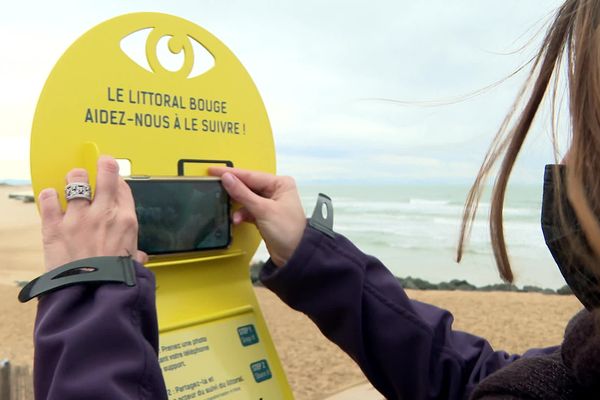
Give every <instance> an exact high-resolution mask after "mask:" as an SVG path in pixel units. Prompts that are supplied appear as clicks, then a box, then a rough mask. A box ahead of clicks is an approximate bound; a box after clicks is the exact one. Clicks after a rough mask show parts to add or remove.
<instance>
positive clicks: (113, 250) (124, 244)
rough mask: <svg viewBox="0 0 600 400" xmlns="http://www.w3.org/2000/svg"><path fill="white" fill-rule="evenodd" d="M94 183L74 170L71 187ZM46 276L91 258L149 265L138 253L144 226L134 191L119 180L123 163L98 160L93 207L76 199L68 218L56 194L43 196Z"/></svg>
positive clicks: (70, 204)
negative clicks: (114, 258) (119, 258)
mask: <svg viewBox="0 0 600 400" xmlns="http://www.w3.org/2000/svg"><path fill="white" fill-rule="evenodd" d="M73 182H81V183H87V182H88V174H87V172H86V170H84V169H80V168H77V169H73V170H71V171H70V172H69V173H68V174H67V183H73ZM38 199H39V205H40V214H41V217H42V240H43V244H44V260H45V265H46V270H47V271H50V270H51V269H53V268H56V267H59V266H61V265H64V264H66V263H69V262H72V261H75V260H79V259H82V258H88V257H98V256H127V255H131V256H132V257H133V258H134V259H136V260H137V261H139V262H141V263H144V262H146V261H147V256H146V254H145V253H143V252H140V251H138V248H137V237H138V223H137V218H136V215H135V206H134V202H133V197H132V195H131V190H130V189H129V185H127V183H125V181H124V180H123V179H122V178H121V177H120V176H119V166H118V164H117V162H116V161H115V160H114V159H113V158H112V157H108V156H102V157H100V158H99V160H98V173H97V179H96V192H95V193H94V197H93V201H91V202H90V201H88V200H86V199H72V200H69V201H68V202H67V209H66V211H65V212H64V213H63V211H62V210H61V207H60V203H59V201H58V194H57V193H56V190H54V189H44V190H42V191H41V192H40V195H39V198H38Z"/></svg>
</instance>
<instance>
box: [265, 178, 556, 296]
mask: <svg viewBox="0 0 600 400" xmlns="http://www.w3.org/2000/svg"><path fill="white" fill-rule="evenodd" d="M299 190H300V194H301V199H302V204H303V206H304V208H305V212H306V214H307V216H310V215H312V212H313V208H314V206H315V203H316V200H317V196H318V193H325V194H327V195H328V196H329V197H331V198H332V200H333V209H334V211H333V212H334V230H335V231H336V232H338V233H340V234H342V235H344V236H346V237H347V238H349V239H350V240H351V241H352V242H353V243H354V244H355V245H356V246H357V247H358V248H359V249H360V250H361V251H363V252H364V253H367V254H370V255H373V256H375V257H377V258H378V259H379V260H380V261H381V262H383V264H384V265H385V266H386V267H387V268H388V269H389V270H390V271H392V273H393V274H394V275H396V276H400V277H408V276H411V277H414V278H421V279H425V280H427V281H429V282H432V283H439V282H443V281H450V280H453V279H460V280H466V281H468V282H470V283H472V284H474V285H476V286H484V285H488V284H495V283H501V282H502V280H501V279H500V277H499V274H498V271H497V269H496V264H495V261H494V256H493V253H492V247H491V242H490V234H489V222H488V221H489V210H490V196H489V192H490V191H489V190H488V191H487V192H486V193H484V196H483V198H482V199H481V202H480V204H479V208H478V215H477V218H476V220H475V222H474V225H473V229H472V233H471V236H470V240H469V242H468V244H467V247H466V249H465V251H464V254H463V259H462V261H461V262H460V263H457V262H456V261H455V260H456V249H457V243H458V237H459V231H460V224H461V217H462V212H463V206H464V201H465V198H466V195H467V192H468V190H469V186H468V185H459V184H452V185H450V184H411V185H407V184H398V185H392V184H385V185H364V184H362V185H349V184H343V185H341V184H319V185H301V184H300V185H299ZM541 203H542V187H541V185H540V186H535V185H520V186H519V185H516V186H510V187H509V188H508V192H507V197H506V202H505V207H504V228H505V238H506V243H507V248H508V252H509V257H510V262H511V266H512V269H513V272H514V275H515V282H514V283H515V284H516V285H517V286H519V287H523V286H527V285H532V286H537V287H541V288H551V289H557V288H560V287H562V286H564V285H565V284H566V283H565V281H564V279H563V278H562V275H561V274H560V272H559V270H558V268H557V267H556V264H555V263H554V260H553V259H552V256H551V255H550V252H549V251H548V249H547V247H546V244H545V243H544V238H543V235H542V231H541V227H540V210H541ZM267 258H268V252H267V250H266V247H265V246H264V244H261V246H260V247H259V249H258V251H257V253H256V256H255V258H254V259H255V260H266V259H267Z"/></svg>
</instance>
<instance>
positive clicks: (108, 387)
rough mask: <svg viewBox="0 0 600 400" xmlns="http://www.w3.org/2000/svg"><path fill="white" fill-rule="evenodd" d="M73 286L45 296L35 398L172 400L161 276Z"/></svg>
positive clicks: (142, 273) (38, 326)
mask: <svg viewBox="0 0 600 400" xmlns="http://www.w3.org/2000/svg"><path fill="white" fill-rule="evenodd" d="M135 272H136V278H137V284H136V286H133V287H127V286H125V285H123V284H110V283H109V284H101V285H90V284H88V285H83V284H82V285H74V286H70V287H67V288H64V289H61V290H58V291H56V292H53V293H49V294H46V295H44V296H42V297H41V298H40V300H39V302H38V312H37V317H36V322H35V330H34V344H35V354H34V391H35V398H36V399H57V400H58V399H60V400H69V399H90V400H93V399H114V400H118V399H166V398H167V394H166V389H165V384H164V381H163V377H162V374H161V370H160V367H159V363H158V356H157V352H158V324H157V317H156V306H155V280H154V275H153V274H152V273H151V272H150V271H149V270H147V269H146V268H144V267H143V266H141V265H140V264H137V263H135Z"/></svg>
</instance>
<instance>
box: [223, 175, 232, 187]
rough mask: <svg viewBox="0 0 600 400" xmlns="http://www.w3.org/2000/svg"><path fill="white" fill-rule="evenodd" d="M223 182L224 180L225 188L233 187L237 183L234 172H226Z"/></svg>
mask: <svg viewBox="0 0 600 400" xmlns="http://www.w3.org/2000/svg"><path fill="white" fill-rule="evenodd" d="M221 182H223V186H225V188H231V187H233V185H235V178H234V177H233V175H232V174H230V173H225V174H223V176H222V177H221Z"/></svg>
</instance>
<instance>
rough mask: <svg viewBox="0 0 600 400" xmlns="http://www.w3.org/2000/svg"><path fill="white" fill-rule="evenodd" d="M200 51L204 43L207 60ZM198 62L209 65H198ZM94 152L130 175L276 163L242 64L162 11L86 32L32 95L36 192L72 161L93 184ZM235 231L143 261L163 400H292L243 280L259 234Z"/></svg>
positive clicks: (60, 176) (60, 180)
mask: <svg viewBox="0 0 600 400" xmlns="http://www.w3.org/2000/svg"><path fill="white" fill-rule="evenodd" d="M131 35H146V36H147V37H146V40H145V46H144V49H142V51H141V52H139V54H137V55H138V56H139V55H140V54H141V55H142V59H143V60H142V62H140V61H139V58H140V57H136V55H135V54H134V55H133V56H132V55H131V54H127V53H126V52H125V51H124V50H123V48H124V47H123V43H124V42H123V41H124V40H126V39H127V38H129V37H130V36H131ZM161 44H162V45H166V46H168V49H169V50H170V52H171V53H172V54H173V55H179V56H180V57H181V60H182V61H181V62H180V66H179V68H176V69H175V70H171V69H168V68H166V67H165V66H164V65H163V63H162V62H161V60H160V57H159V52H158V50H157V49H158V48H159V46H160V45H161ZM197 49H205V50H206V54H207V57H205V59H204V60H203V59H201V58H200V57H198V54H197V52H196V50H197ZM206 58H209V59H208V60H206ZM210 58H212V59H210ZM136 60H137V61H136ZM198 62H201V63H202V62H207V63H206V64H205V65H209V68H205V69H204V70H203V71H202V72H201V73H199V74H196V73H195V72H194V71H195V65H196V64H197V63H198ZM99 154H110V155H112V156H114V157H115V158H117V159H127V160H129V162H130V164H131V174H132V175H148V176H177V175H185V176H205V175H206V174H207V167H208V166H209V165H215V164H233V165H234V166H236V167H240V168H247V169H253V170H260V171H265V172H275V150H274V145H273V138H272V133H271V127H270V124H269V120H268V117H267V113H266V110H265V107H264V105H263V102H262V99H261V97H260V94H259V93H258V91H257V89H256V87H255V85H254V83H253V82H252V79H251V78H250V76H249V75H248V73H247V72H246V70H245V69H244V67H243V66H242V65H241V63H240V62H239V61H238V60H237V58H236V57H235V56H234V55H233V53H232V52H231V51H230V50H229V49H228V48H227V47H226V46H225V45H224V44H223V43H221V42H220V41H219V40H218V39H217V38H215V37H214V36H213V35H211V34H210V33H208V32H207V31H205V30H204V29H202V28H200V27H199V26H197V25H195V24H193V23H191V22H189V21H186V20H184V19H181V18H178V17H174V16H171V15H166V14H159V13H136V14H129V15H124V16H120V17H117V18H114V19H111V20H109V21H106V22H104V23H102V24H100V25H98V26H96V27H95V28H93V29H91V30H90V31H88V32H87V33H86V34H84V35H83V36H82V37H81V38H79V39H78V40H77V41H76V42H75V43H74V44H73V45H72V46H71V47H70V48H69V49H68V50H67V51H66V52H65V54H64V55H63V56H62V57H61V58H60V60H59V61H58V63H57V64H56V66H55V68H54V70H53V71H52V73H51V74H50V76H49V78H48V80H47V82H46V85H45V87H44V89H43V91H42V93H41V96H40V99H39V102H38V106H37V110H36V114H35V118H34V123H33V128H32V135H31V172H32V184H33V189H34V192H35V194H36V198H37V194H38V193H39V191H40V190H42V189H43V188H45V187H54V188H56V189H57V191H58V192H59V193H61V192H62V188H63V186H64V177H65V175H66V173H67V172H68V171H69V170H70V169H72V168H74V167H84V168H86V169H87V170H88V172H89V175H90V183H91V184H92V188H93V187H94V184H95V164H96V161H97V158H98V156H99ZM61 201H62V204H63V206H64V205H65V200H64V197H63V198H61ZM232 238H233V239H232V242H231V245H230V246H229V247H228V248H227V249H222V250H211V251H201V252H193V253H185V254H179V255H168V256H160V257H154V258H152V259H151V260H150V262H149V264H148V265H147V266H148V267H149V268H151V269H152V270H153V272H154V273H155V275H156V278H157V292H156V293H157V308H158V319H159V327H160V334H161V336H160V355H159V357H160V365H161V367H162V370H163V375H164V378H165V381H166V385H167V389H168V391H169V398H170V399H178V400H183V399H216V398H219V399H257V400H258V399H292V398H293V396H292V393H291V390H290V388H289V385H288V383H287V380H286V378H285V375H284V372H283V369H282V367H281V364H280V361H279V358H278V356H277V353H276V351H275V348H274V346H273V343H272V341H271V338H270V336H269V332H268V330H267V327H266V325H265V321H264V319H263V316H262V314H261V311H260V309H259V306H258V303H257V300H256V297H255V295H254V291H253V288H252V286H251V283H250V279H249V272H248V265H249V263H250V260H251V257H252V255H253V254H254V252H255V251H256V248H257V247H258V244H259V242H260V236H259V235H258V232H257V231H256V229H255V228H254V227H253V226H251V225H249V224H243V226H236V227H235V228H234V229H233V235H232Z"/></svg>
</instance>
